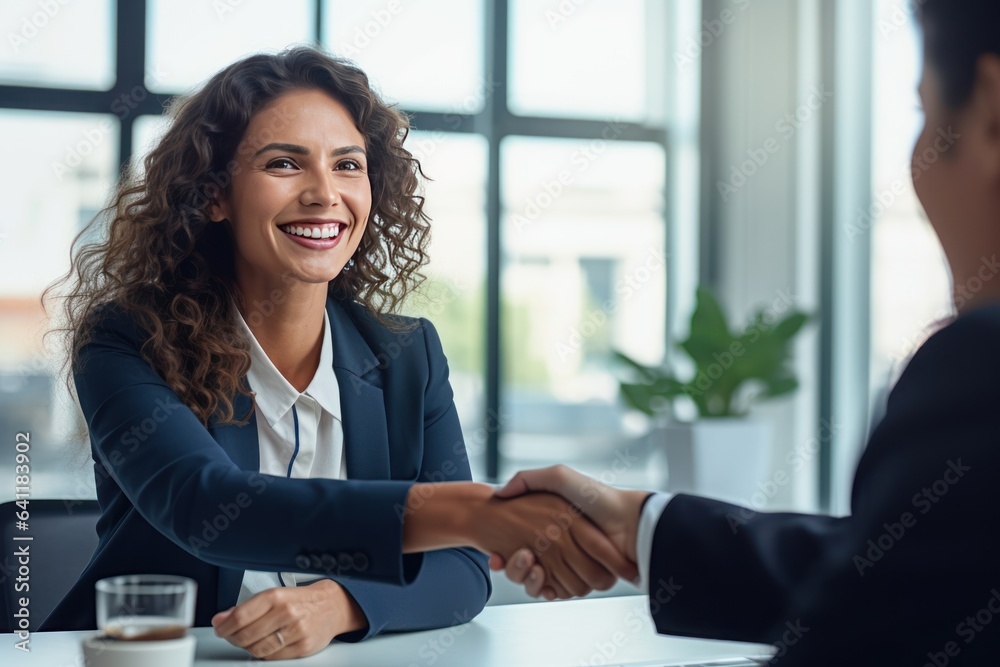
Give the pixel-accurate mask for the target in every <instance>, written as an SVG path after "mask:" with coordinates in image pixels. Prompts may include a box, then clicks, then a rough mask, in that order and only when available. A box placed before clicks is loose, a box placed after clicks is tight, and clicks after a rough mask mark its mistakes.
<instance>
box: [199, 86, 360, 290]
mask: <svg viewBox="0 0 1000 667" xmlns="http://www.w3.org/2000/svg"><path fill="white" fill-rule="evenodd" d="M365 149H366V146H365V139H364V136H363V135H362V134H361V132H359V131H358V129H357V128H356V127H355V126H354V121H353V119H352V118H351V115H350V114H349V113H348V111H347V109H346V108H345V107H344V105H343V104H341V103H340V102H338V101H337V100H335V99H333V98H332V97H330V96H329V95H327V94H326V93H324V92H322V91H319V90H295V91H291V92H288V93H285V94H284V95H282V96H280V97H278V98H277V99H275V100H274V101H272V102H271V103H270V104H268V105H267V106H266V107H264V108H262V109H261V110H260V111H259V112H257V114H255V115H254V116H253V118H252V119H251V121H250V124H249V126H248V127H247V130H246V133H245V135H244V137H243V140H242V141H241V142H240V146H239V148H238V149H237V155H236V157H235V158H234V160H235V163H236V166H235V169H234V173H233V175H232V182H231V185H230V188H229V191H228V192H226V193H224V194H221V195H220V196H219V198H218V202H219V203H218V205H217V206H214V207H213V209H212V211H211V213H212V219H213V220H220V221H221V220H224V219H228V220H229V222H230V223H231V224H232V229H233V235H234V237H235V240H236V258H235V259H236V262H235V264H236V266H235V268H236V279H237V282H238V283H239V285H240V287H241V288H244V289H246V288H248V287H251V286H253V285H257V286H259V287H262V288H264V289H265V290H266V291H265V293H269V288H270V287H271V286H272V285H274V284H276V283H277V281H281V282H282V283H283V284H288V283H289V282H291V281H292V280H295V281H299V282H305V283H316V284H319V283H327V282H329V281H331V280H333V279H334V278H336V277H337V276H338V275H339V274H340V272H341V271H342V270H343V268H344V265H345V264H346V263H347V261H348V260H349V259H350V258H351V256H352V255H353V254H354V251H355V250H356V249H357V247H358V244H359V243H360V242H361V237H362V235H363V234H364V231H365V226H366V225H367V222H368V216H369V213H370V212H371V206H372V193H371V183H370V181H369V179H368V162H367V157H366V154H365ZM252 291H258V290H252Z"/></svg>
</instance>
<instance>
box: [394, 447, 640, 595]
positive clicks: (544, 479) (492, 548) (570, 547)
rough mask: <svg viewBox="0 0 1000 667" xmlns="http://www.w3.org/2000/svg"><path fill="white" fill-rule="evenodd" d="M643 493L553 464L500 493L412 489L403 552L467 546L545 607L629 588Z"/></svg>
mask: <svg viewBox="0 0 1000 667" xmlns="http://www.w3.org/2000/svg"><path fill="white" fill-rule="evenodd" d="M649 495H650V494H649V492H648V491H626V490H621V489H615V488H613V487H610V486H607V485H606V484H602V483H601V482H599V481H597V480H595V479H592V478H590V477H587V476H585V475H582V474H580V473H578V472H576V471H574V470H572V469H570V468H568V467H566V466H563V465H557V466H553V467H550V468H542V469H539V470H527V471H522V472H519V473H517V475H515V476H514V478H513V479H512V480H511V481H510V482H509V483H508V484H507V485H506V486H504V487H503V488H502V489H498V490H495V489H494V488H493V487H491V486H488V485H486V484H476V483H472V482H446V483H441V484H415V485H414V486H413V487H411V489H410V493H409V496H408V498H407V507H406V515H405V517H404V522H403V551H404V552H406V553H412V552H417V551H430V550H434V549H446V548H451V547H458V546H473V547H476V548H477V549H479V550H481V551H483V552H485V553H488V554H491V556H490V569H493V570H505V571H506V573H507V576H508V578H510V579H511V580H512V581H514V582H515V583H518V584H524V586H525V590H526V591H527V593H528V594H529V595H531V596H532V597H538V596H539V595H541V596H544V597H545V598H546V599H548V600H554V599H565V598H571V597H578V596H582V595H586V594H587V593H589V592H591V591H592V590H606V589H608V588H611V587H612V586H613V585H614V584H615V582H616V581H617V580H618V579H619V578H621V579H626V580H628V581H632V582H635V581H636V580H637V579H638V575H639V570H638V566H637V562H638V559H637V556H636V533H637V530H638V524H639V513H640V510H641V508H642V505H643V502H644V501H645V499H646V497H647V496H649Z"/></svg>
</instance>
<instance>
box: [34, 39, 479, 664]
mask: <svg viewBox="0 0 1000 667" xmlns="http://www.w3.org/2000/svg"><path fill="white" fill-rule="evenodd" d="M170 116H171V125H170V128H169V130H168V131H167V132H166V134H165V135H164V136H163V138H162V139H161V140H160V141H159V143H158V144H157V145H156V146H155V147H154V149H153V150H152V151H151V152H150V153H149V155H148V156H147V157H146V158H145V160H144V164H143V167H144V168H143V169H141V170H140V169H137V168H136V165H132V169H131V170H130V171H128V172H127V173H126V174H125V175H124V177H123V178H122V180H121V182H120V183H119V186H118V190H117V192H116V195H115V198H114V199H113V202H112V204H111V205H110V206H109V207H108V208H107V209H106V210H105V212H104V215H99V216H97V217H96V218H95V219H94V220H93V221H92V222H91V224H90V226H88V229H86V230H84V231H83V232H82V233H81V234H80V236H78V237H77V239H76V241H75V242H74V263H73V266H72V268H71V270H70V271H69V272H68V273H67V274H66V275H65V276H63V278H62V279H61V280H60V281H58V282H57V283H55V284H53V285H51V286H50V287H49V290H47V291H50V290H53V289H55V288H56V287H57V286H58V285H60V284H62V283H65V282H66V281H68V280H70V289H69V290H68V291H67V292H66V293H65V295H64V308H65V320H66V322H67V323H68V324H67V327H66V328H65V329H62V330H57V331H59V332H61V333H62V334H63V335H66V336H68V337H69V343H70V345H69V346H68V349H70V350H72V354H71V357H70V358H69V359H68V362H69V363H68V366H69V370H70V375H69V378H68V379H70V380H72V381H73V383H75V387H76V390H77V392H76V393H77V395H78V397H79V401H80V405H81V408H82V410H83V413H84V416H85V417H86V419H87V424H88V428H89V431H90V436H91V445H92V452H93V459H94V464H95V473H96V479H97V492H98V498H99V501H100V504H101V508H102V512H103V516H102V519H101V522H100V524H99V526H98V532H99V534H100V544H99V547H98V549H97V551H96V552H95V554H94V556H93V558H92V560H91V562H90V564H89V565H88V566H87V568H86V569H85V571H84V572H83V574H82V575H81V577H80V579H79V581H78V582H77V584H76V586H75V587H74V588H73V589H72V590H71V591H70V592H69V594H68V595H67V596H66V597H65V598H64V599H63V601H62V602H61V603H60V605H59V606H58V607H57V608H56V609H55V610H54V611H53V612H52V614H51V615H50V616H49V617H48V618H47V619H46V620H45V622H44V623H43V625H42V629H46V630H69V629H82V628H93V627H94V625H95V614H94V611H95V610H94V584H95V582H96V581H97V580H99V579H101V578H104V577H108V576H112V575H120V574H129V573H142V572H147V573H148V572H159V573H171V574H181V575H185V576H188V577H192V578H194V579H195V580H196V581H197V582H198V603H197V617H196V624H197V625H209V624H212V625H214V626H215V627H216V631H217V632H218V634H220V635H221V636H224V637H226V638H227V639H229V640H230V641H231V642H232V643H234V644H236V645H237V646H242V647H245V648H246V649H247V650H249V651H250V652H251V653H252V654H253V655H255V656H257V657H269V658H289V657H298V656H303V655H308V654H310V653H315V652H316V651H318V650H320V649H321V648H323V647H324V646H326V645H327V644H329V642H330V640H331V639H332V638H334V637H337V638H340V639H347V640H358V639H362V638H365V637H368V636H372V635H374V634H377V633H380V632H384V631H389V630H409V629H419V628H428V627H437V626H444V625H451V624H454V623H455V622H456V619H460V620H467V619H468V618H470V616H469V614H472V615H474V614H475V613H478V611H479V610H481V609H482V608H483V606H484V605H485V603H486V600H487V598H488V596H489V591H490V584H489V576H488V572H487V569H486V561H485V557H484V555H483V554H482V553H480V552H478V551H476V550H474V549H467V548H451V549H441V550H439V551H437V552H435V553H433V554H428V555H427V556H407V557H405V558H404V557H403V556H402V551H403V547H402V539H403V538H402V530H401V528H402V523H401V520H400V516H399V515H398V514H397V512H396V511H395V508H396V507H402V506H405V505H406V501H407V494H408V492H409V489H410V487H411V486H412V485H413V483H414V482H415V481H420V480H422V479H423V480H426V479H428V478H432V479H435V480H436V481H439V480H442V479H448V480H469V479H470V471H469V465H468V460H467V458H466V452H465V447H464V444H463V442H462V432H461V428H460V426H459V423H458V418H457V414H456V412H455V408H454V404H453V401H452V391H451V388H450V386H449V383H448V376H447V364H446V361H445V357H444V354H443V351H442V349H441V345H440V341H439V340H438V337H437V334H436V332H435V330H434V328H433V326H431V324H430V323H429V322H427V321H426V320H414V319H411V318H404V317H401V316H398V315H394V314H393V313H394V312H395V311H396V309H397V307H398V305H399V304H400V302H401V300H402V299H403V298H404V297H405V296H406V295H407V293H408V292H409V291H410V290H411V289H412V288H413V287H414V286H416V285H417V284H419V282H420V281H421V279H422V277H421V276H420V274H419V269H420V267H421V266H423V265H424V264H425V263H426V261H427V257H426V254H425V248H426V245H427V241H428V233H429V221H428V219H427V216H425V215H424V213H423V211H422V205H423V201H422V198H421V197H419V196H417V195H416V194H415V190H416V187H417V176H418V175H419V173H420V167H419V163H418V162H417V161H416V160H415V159H413V158H412V157H411V155H410V153H409V152H408V151H407V150H406V149H404V148H403V141H404V139H405V138H406V135H407V132H408V125H407V121H406V119H405V117H404V116H403V115H401V114H400V113H398V112H397V111H395V110H393V109H391V108H390V107H388V106H387V105H385V104H384V103H383V102H382V101H381V100H380V99H379V98H378V97H377V96H376V95H375V94H374V93H373V92H372V90H371V89H370V87H369V85H368V80H367V77H366V76H365V74H364V73H363V72H362V71H360V70H359V69H357V68H356V67H354V66H352V65H351V64H349V63H347V62H346V61H341V60H338V59H335V58H332V57H330V56H328V55H326V54H324V53H322V52H319V51H316V50H313V49H309V48H296V49H291V50H288V51H285V52H282V53H280V54H277V55H257V56H252V57H249V58H246V59H244V60H241V61H239V62H237V63H235V64H233V65H231V66H229V67H227V68H226V69H224V70H223V71H221V72H219V73H218V74H217V75H215V76H214V77H213V78H212V79H211V80H209V81H208V82H207V83H206V84H205V86H204V87H203V88H202V89H201V90H199V91H198V92H196V93H195V94H193V95H192V96H191V97H189V98H187V99H183V100H181V101H179V102H177V103H176V104H175V105H174V106H173V108H172V109H171V114H170ZM105 221H107V227H106V233H105V234H104V235H103V236H102V238H101V240H100V241H98V242H94V243H87V244H83V240H85V239H89V238H93V237H94V236H95V235H94V234H93V233H92V229H91V228H93V227H95V226H97V225H101V224H103V223H104V222H105ZM81 244H82V245H81ZM393 345H394V346H395V347H396V348H398V349H400V350H402V352H401V353H400V354H398V355H396V357H394V358H393V360H392V363H391V365H390V364H381V363H379V362H378V361H377V360H376V359H377V355H378V354H380V353H381V352H382V351H383V350H384V349H389V347H390V346H393ZM161 408H162V409H161ZM167 408H169V409H167ZM153 410H156V411H157V412H156V414H161V413H162V414H166V417H165V418H164V419H162V420H158V421H157V422H156V425H155V427H154V428H152V429H150V430H143V431H142V434H141V435H142V437H140V438H137V437H134V436H133V435H132V434H133V433H135V431H134V430H130V429H133V428H134V425H135V424H145V423H147V422H149V420H148V419H147V418H148V417H149V415H150V414H151V411H153ZM387 416H391V417H392V420H391V421H390V420H389V419H388V418H387ZM244 426H249V428H242V427H244ZM390 452H391V455H390ZM480 495H481V496H485V495H489V490H488V488H485V487H484V488H483V489H482V490H481V492H480ZM403 584H406V585H405V586H404V585H403Z"/></svg>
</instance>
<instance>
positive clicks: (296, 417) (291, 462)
mask: <svg viewBox="0 0 1000 667" xmlns="http://www.w3.org/2000/svg"><path fill="white" fill-rule="evenodd" d="M292 421H293V422H294V423H295V451H293V452H292V458H290V459H289V460H288V473H287V475H286V476H287V477H289V478H290V477H291V476H292V466H293V465H295V457H296V456H298V455H299V413H298V412H296V410H295V404H294V403H293V404H292ZM278 581H280V582H281V585H282V586H287V585H288V584H286V583H285V580H284V579H283V578H282V576H281V572H278Z"/></svg>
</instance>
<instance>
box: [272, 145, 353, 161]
mask: <svg viewBox="0 0 1000 667" xmlns="http://www.w3.org/2000/svg"><path fill="white" fill-rule="evenodd" d="M267 151H282V152H284V153H294V154H295V155H309V149H308V148H306V147H305V146H299V145H298V144H282V143H270V144H268V145H266V146H264V147H263V148H261V149H260V150H258V151H257V152H256V153H254V154H253V157H254V158H256V157H257V156H258V155H260V154H261V153H266V152H267ZM348 153H361V154H362V155H365V149H364V148H362V147H361V146H357V145H355V144H351V145H350V146H341V147H340V148H336V149H334V150H333V151H332V152H331V153H330V155H331V156H332V157H340V156H341V155H347V154H348Z"/></svg>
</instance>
